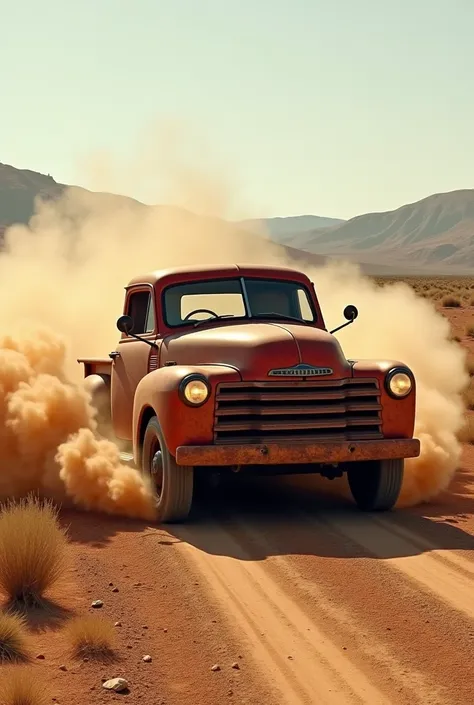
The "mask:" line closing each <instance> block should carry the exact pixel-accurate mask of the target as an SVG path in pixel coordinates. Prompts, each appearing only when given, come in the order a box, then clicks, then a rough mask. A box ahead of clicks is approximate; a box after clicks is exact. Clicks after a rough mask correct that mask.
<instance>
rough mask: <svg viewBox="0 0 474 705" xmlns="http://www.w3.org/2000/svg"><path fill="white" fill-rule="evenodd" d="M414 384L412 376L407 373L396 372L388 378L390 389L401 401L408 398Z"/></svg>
mask: <svg viewBox="0 0 474 705" xmlns="http://www.w3.org/2000/svg"><path fill="white" fill-rule="evenodd" d="M412 387H413V383H412V380H411V377H410V375H408V374H407V373H406V372H401V371H395V372H394V373H393V374H391V375H390V377H389V378H388V388H389V391H390V393H391V394H392V395H393V396H394V397H398V398H399V399H400V398H402V397H406V396H407V394H409V393H410V392H411V389H412Z"/></svg>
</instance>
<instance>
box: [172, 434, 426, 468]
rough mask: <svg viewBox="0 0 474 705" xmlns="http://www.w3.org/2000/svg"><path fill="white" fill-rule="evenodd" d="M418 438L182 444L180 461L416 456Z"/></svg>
mask: <svg viewBox="0 0 474 705" xmlns="http://www.w3.org/2000/svg"><path fill="white" fill-rule="evenodd" d="M419 455H420V441H419V440H418V439H417V438H409V439H404V438H390V439H386V440H380V441H350V442H349V441H347V442H342V443H341V442H338V443H331V442H329V443H327V442H326V443H324V442H322V443H301V444H300V443H298V444H296V443H294V444H293V445H292V444H288V443H262V444H248V445H228V446H227V445H226V446H215V445H214V446H212V445H211V446H179V447H178V448H177V449H176V462H177V463H178V465H214V466H220V465H222V466H225V465H227V466H229V465H286V464H289V465H291V464H295V465H297V464H307V463H322V464H327V463H331V464H332V463H344V462H348V461H352V462H355V461H361V460H389V459H397V458H416V457H418V456H419Z"/></svg>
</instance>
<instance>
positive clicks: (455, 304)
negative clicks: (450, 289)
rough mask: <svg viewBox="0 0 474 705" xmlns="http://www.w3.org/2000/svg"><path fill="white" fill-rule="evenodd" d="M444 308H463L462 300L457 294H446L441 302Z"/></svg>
mask: <svg viewBox="0 0 474 705" xmlns="http://www.w3.org/2000/svg"><path fill="white" fill-rule="evenodd" d="M441 303H442V304H443V306H444V308H462V303H461V300H460V299H458V297H457V296H453V295H452V294H448V295H447V296H445V297H444V298H443V300H442V302H441Z"/></svg>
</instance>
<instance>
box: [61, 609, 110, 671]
mask: <svg viewBox="0 0 474 705" xmlns="http://www.w3.org/2000/svg"><path fill="white" fill-rule="evenodd" d="M66 634H67V637H68V639H69V642H70V644H71V646H72V649H73V653H74V655H75V656H77V657H84V656H87V657H88V658H94V659H97V660H101V661H110V660H113V658H114V646H115V641H116V632H115V628H114V626H113V624H112V622H110V621H109V620H107V619H104V618H102V617H93V616H89V615H87V616H85V617H75V618H74V619H72V620H71V621H70V622H69V624H68V625H67V627H66Z"/></svg>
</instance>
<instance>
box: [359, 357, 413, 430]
mask: <svg viewBox="0 0 474 705" xmlns="http://www.w3.org/2000/svg"><path fill="white" fill-rule="evenodd" d="M394 367H405V368H408V369H410V368H409V367H408V365H406V364H405V363H404V362H400V361H399V360H357V361H356V362H355V363H354V365H353V368H352V370H353V376H354V377H372V378H375V379H377V380H378V383H379V387H380V402H381V404H382V433H383V435H384V437H385V438H413V432H414V430H415V412H416V380H415V378H414V375H413V378H414V381H413V389H412V391H411V392H410V394H409V395H408V396H407V397H405V398H404V399H394V398H393V397H392V396H390V394H389V393H388V392H387V390H386V388H385V378H386V376H387V373H388V372H390V370H391V369H393V368H394ZM410 371H411V370H410ZM412 374H413V372H412Z"/></svg>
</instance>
